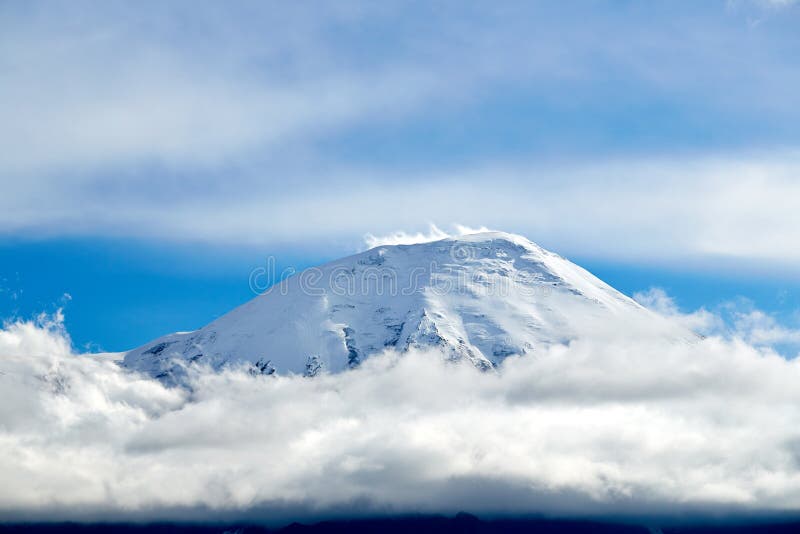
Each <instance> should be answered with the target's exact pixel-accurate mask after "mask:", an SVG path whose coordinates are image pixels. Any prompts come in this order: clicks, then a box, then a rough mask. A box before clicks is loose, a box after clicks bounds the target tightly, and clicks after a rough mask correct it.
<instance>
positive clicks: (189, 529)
mask: <svg viewBox="0 0 800 534" xmlns="http://www.w3.org/2000/svg"><path fill="white" fill-rule="evenodd" d="M106 532H112V533H119V534H272V533H281V534H339V533H348V534H362V533H381V534H400V533H412V534H426V533H447V534H451V533H452V534H500V533H512V534H515V533H520V534H521V533H530V534H756V533H758V534H761V533H765V534H800V522H758V523H756V522H752V523H750V522H748V523H727V524H684V525H680V526H663V527H661V526H653V525H648V526H643V525H636V524H627V523H612V522H596V521H572V520H555V519H554V520H549V519H478V518H477V517H475V516H472V515H470V514H465V513H461V514H458V515H456V516H455V517H452V518H450V517H440V516H433V517H403V518H393V519H392V518H381V519H357V520H337V521H323V522H320V523H314V524H308V525H306V524H300V523H293V524H291V525H289V526H286V527H282V528H274V529H273V528H266V527H262V526H258V525H243V524H242V525H237V524H205V525H203V524H181V523H154V524H138V523H93V524H83V523H27V524H22V523H19V524H0V534H64V533H66V534H100V533H106Z"/></svg>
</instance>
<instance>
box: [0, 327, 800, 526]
mask: <svg viewBox="0 0 800 534" xmlns="http://www.w3.org/2000/svg"><path fill="white" fill-rule="evenodd" d="M635 338H636V336H630V337H626V338H625V339H628V341H625V340H619V341H608V340H607V341H605V342H604V343H602V344H598V343H594V342H591V341H588V340H587V341H578V342H575V343H573V344H572V345H570V346H568V347H567V346H562V347H557V348H553V349H552V350H550V351H548V352H544V353H540V354H538V355H536V356H529V357H523V358H514V359H511V360H508V361H507V362H506V363H505V364H504V366H503V368H502V369H501V370H500V371H499V372H498V373H494V374H492V373H489V374H487V373H480V372H478V371H476V370H475V369H473V368H472V367H470V366H467V365H453V364H445V363H443V362H442V360H441V359H440V358H439V357H437V356H436V355H434V354H425V353H411V354H408V355H405V356H398V355H396V354H392V353H386V354H384V355H381V356H377V357H374V358H372V359H370V360H368V361H366V362H365V364H364V365H363V366H362V367H361V368H359V369H356V370H353V371H349V372H345V373H342V374H338V375H325V376H319V377H316V378H314V379H307V378H302V377H296V376H280V377H275V376H270V377H264V376H258V377H254V376H250V375H249V374H247V373H246V372H243V371H239V370H236V369H231V370H228V371H226V372H222V373H218V374H215V373H204V372H200V371H198V372H196V373H195V374H194V375H193V377H192V379H191V387H190V388H187V389H168V388H165V387H163V386H162V385H161V384H159V383H158V382H155V381H152V380H148V379H144V378H142V377H140V376H137V375H134V374H130V373H128V372H126V371H124V370H122V369H121V368H120V367H118V366H117V364H116V363H114V362H113V361H110V359H108V358H98V357H96V356H89V355H79V354H74V353H72V352H71V351H70V349H69V340H68V338H67V337H66V333H65V332H63V329H62V328H61V327H60V323H59V321H58V318H57V317H56V318H55V319H53V318H50V319H48V318H41V319H40V320H39V321H38V322H16V323H8V324H6V325H5V326H4V328H3V329H2V330H1V331H0V388H1V389H2V392H3V403H2V404H0V478H2V480H3V481H4V483H3V484H2V485H1V486H0V515H1V516H3V517H38V518H42V517H71V518H86V517H107V516H113V517H116V518H121V517H135V518H142V517H145V518H147V517H149V518H153V517H186V516H187V515H191V516H193V517H198V514H207V515H208V516H209V517H211V516H224V514H226V513H236V514H238V516H239V517H241V516H242V514H252V516H253V517H261V518H262V519H263V518H269V519H271V520H284V519H285V520H288V519H291V518H292V517H297V516H298V515H302V516H303V517H309V516H313V515H315V514H316V515H319V516H325V515H332V514H333V515H335V514H339V513H347V514H349V515H353V514H356V515H357V514H359V513H391V512H407V511H421V512H448V511H453V512H454V511H458V510H469V511H472V512H478V513H480V512H501V513H502V512H506V513H515V512H532V511H539V512H549V513H566V514H572V513H577V514H582V513H591V514H604V513H615V514H616V513H633V512H634V511H635V513H637V514H641V513H642V512H645V513H659V512H663V511H665V510H670V511H675V510H685V511H701V512H702V511H705V512H708V511H717V510H720V509H725V510H737V511H742V512H749V511H754V510H758V511H764V510H773V511H775V510H782V511H785V510H791V511H798V510H800V430H798V424H797V423H798V421H800V390H798V388H797V384H798V381H800V361H798V360H787V359H784V358H782V357H780V356H779V355H777V354H776V353H775V352H774V351H772V350H770V349H768V348H756V347H754V346H752V345H750V344H747V343H745V342H744V341H742V340H740V339H736V338H731V339H724V338H722V337H707V338H705V339H703V340H698V342H696V343H694V344H686V343H673V342H668V341H664V340H656V339H642V338H638V339H636V341H631V340H632V339H635Z"/></svg>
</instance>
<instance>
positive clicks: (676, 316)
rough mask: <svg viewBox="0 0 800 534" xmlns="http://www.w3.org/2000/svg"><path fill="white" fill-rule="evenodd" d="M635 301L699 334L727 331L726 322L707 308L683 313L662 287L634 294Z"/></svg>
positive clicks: (718, 333) (717, 333)
mask: <svg viewBox="0 0 800 534" xmlns="http://www.w3.org/2000/svg"><path fill="white" fill-rule="evenodd" d="M633 300H635V301H636V302H638V303H639V304H641V305H642V306H644V307H646V308H649V309H651V310H653V311H655V312H658V313H660V314H661V315H663V316H665V317H668V318H670V319H672V320H673V321H678V322H679V323H681V324H682V325H683V326H684V327H686V328H688V329H689V330H692V331H693V332H697V333H698V334H703V335H712V334H716V335H720V334H722V333H724V331H725V326H724V325H725V321H724V319H722V318H721V317H720V316H718V315H716V314H714V313H712V312H710V311H708V310H706V309H705V308H700V309H699V310H695V311H693V312H689V313H684V312H681V311H680V309H679V308H678V305H677V304H676V303H675V300H674V299H673V298H672V297H670V296H669V295H668V294H667V292H666V291H664V290H663V289H661V288H660V287H653V288H650V289H648V290H647V291H640V292H637V293H634V294H633Z"/></svg>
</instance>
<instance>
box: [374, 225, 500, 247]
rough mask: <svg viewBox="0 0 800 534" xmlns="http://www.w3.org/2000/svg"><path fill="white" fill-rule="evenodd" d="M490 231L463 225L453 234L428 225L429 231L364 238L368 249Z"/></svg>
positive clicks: (400, 232) (427, 241) (454, 230)
mask: <svg viewBox="0 0 800 534" xmlns="http://www.w3.org/2000/svg"><path fill="white" fill-rule="evenodd" d="M488 231H489V229H488V228H486V227H485V226H482V227H480V228H470V227H468V226H464V225H461V224H454V225H453V230H452V231H451V232H446V231H444V230H442V229H441V228H439V227H438V226H436V225H435V224H430V225H428V231H427V233H425V232H416V233H408V232H404V231H402V230H399V231H396V232H392V233H390V234H388V235H382V236H376V235H372V234H366V235H365V236H364V244H365V245H366V246H367V248H373V247H378V246H381V245H412V244H414V243H429V242H431V241H439V240H440V239H446V238H448V237H459V236H463V235H467V234H474V233H476V232H488Z"/></svg>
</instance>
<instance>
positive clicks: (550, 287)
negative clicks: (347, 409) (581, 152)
mask: <svg viewBox="0 0 800 534" xmlns="http://www.w3.org/2000/svg"><path fill="white" fill-rule="evenodd" d="M632 322H636V323H638V324H648V325H650V326H653V325H659V326H658V328H663V327H664V320H663V319H661V318H659V317H658V316H656V315H654V314H652V313H651V312H649V311H647V310H646V309H644V308H643V307H641V306H640V305H639V304H637V303H636V302H634V301H633V300H632V299H630V298H628V297H626V296H625V295H623V294H621V293H620V292H618V291H616V290H615V289H613V288H612V287H610V286H609V285H607V284H605V283H604V282H602V281H601V280H599V279H598V278H596V277H595V276H593V275H592V274H590V273H589V272H588V271H586V270H584V269H582V268H581V267H578V266H577V265H575V264H573V263H571V262H570V261H568V260H566V259H564V258H562V257H561V256H559V255H557V254H554V253H552V252H549V251H547V250H545V249H543V248H541V247H539V246H538V245H536V244H535V243H532V242H531V241H529V240H527V239H525V238H524V237H522V236H519V235H514V234H508V233H503V232H480V233H475V234H469V235H465V236H460V237H455V238H446V239H442V240H439V241H433V242H428V243H418V244H413V245H387V246H379V247H375V248H373V249H370V250H367V251H365V252H362V253H360V254H356V255H354V256H349V257H346V258H343V259H340V260H336V261H333V262H330V263H327V264H325V265H322V266H320V267H314V268H311V269H307V270H305V271H303V272H301V273H299V274H297V275H295V276H292V277H290V278H288V279H286V280H284V281H283V282H281V283H278V284H276V285H273V286H272V287H270V288H269V289H268V290H267V291H265V292H264V293H263V294H261V295H259V296H257V297H256V298H254V299H253V300H251V301H250V302H247V303H246V304H244V305H242V306H240V307H238V308H236V309H234V310H233V311H231V312H229V313H228V314H226V315H224V316H222V317H220V318H219V319H217V320H216V321H214V322H212V323H210V324H209V325H207V326H205V327H203V328H201V329H199V330H197V331H194V332H186V333H177V334H171V335H168V336H165V337H162V338H160V339H157V340H155V341H153V342H151V343H148V344H146V345H144V346H143V347H140V348H138V349H135V350H133V351H130V352H129V353H127V354H126V356H125V360H124V363H125V365H126V366H127V367H129V368H132V369H136V370H140V371H144V372H147V373H150V374H152V375H154V376H158V377H160V378H163V379H168V380H169V379H176V377H177V376H178V375H179V374H181V373H182V369H183V367H184V366H185V365H192V364H204V365H209V366H211V367H214V368H221V367H224V366H226V365H230V364H238V363H247V364H250V365H251V366H252V369H253V370H254V372H259V373H264V374H270V373H274V372H278V373H297V374H306V375H308V376H313V375H316V374H318V373H320V372H337V371H342V370H345V369H348V368H352V367H355V366H358V365H359V364H360V363H361V362H363V361H364V359H366V358H368V357H370V356H371V355H373V354H376V353H379V352H382V351H384V350H387V349H392V350H398V351H401V352H402V351H408V350H410V349H434V350H436V351H437V352H440V353H441V354H443V356H444V357H445V358H448V359H452V360H469V361H470V362H472V363H473V364H474V365H476V366H477V367H479V368H482V369H491V368H493V367H496V366H498V365H499V364H501V363H502V361H503V360H504V359H505V358H507V357H509V356H512V355H528V354H536V353H537V352H539V351H543V350H545V349H546V348H547V347H549V346H552V345H554V344H564V343H569V342H570V341H572V340H574V339H578V338H581V337H584V336H598V335H612V334H613V333H614V332H616V331H617V329H618V328H619V327H621V326H624V325H630V324H632Z"/></svg>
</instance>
